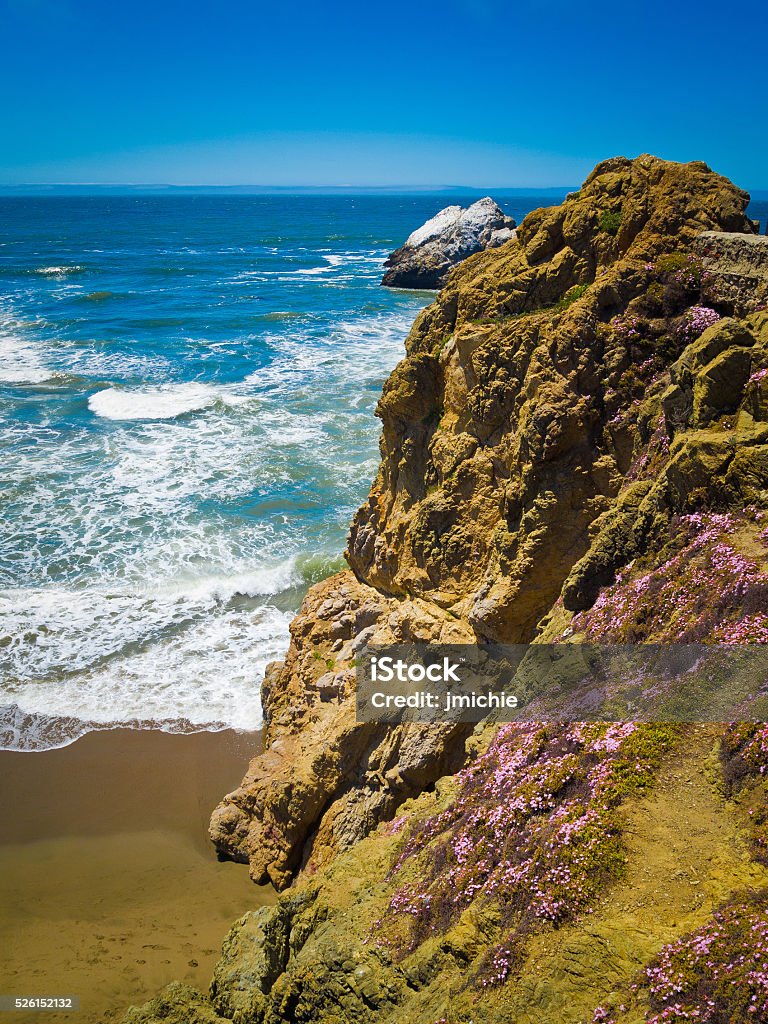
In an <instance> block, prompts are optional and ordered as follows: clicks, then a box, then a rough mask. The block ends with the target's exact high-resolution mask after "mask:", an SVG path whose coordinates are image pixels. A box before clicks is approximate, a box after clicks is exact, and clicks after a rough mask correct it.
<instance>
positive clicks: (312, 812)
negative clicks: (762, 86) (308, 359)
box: [130, 156, 768, 1024]
mask: <svg viewBox="0 0 768 1024" xmlns="http://www.w3.org/2000/svg"><path fill="white" fill-rule="evenodd" d="M747 202H748V197H747V195H746V194H745V193H743V192H741V191H740V190H739V189H737V188H736V187H735V186H733V185H732V184H731V183H730V182H728V181H727V180H725V179H723V178H721V177H719V176H718V175H716V174H714V173H713V172H712V171H711V170H709V168H707V167H706V166H705V165H704V164H698V163H694V164H687V165H678V164H671V163H666V162H664V161H661V160H657V159H655V158H653V157H648V156H644V157H640V158H638V159H636V160H633V161H629V160H624V159H614V160H610V161H607V162H606V163H604V164H601V165H599V166H598V167H597V168H596V169H595V171H594V172H593V173H592V174H591V175H590V177H589V178H588V179H587V181H586V182H585V184H584V185H583V186H582V188H581V189H580V190H579V191H578V192H577V193H575V194H573V195H571V196H569V197H568V199H567V200H566V201H565V202H564V203H563V204H562V205H561V206H559V207H554V208H551V209H545V210H538V211H535V212H534V213H532V214H530V215H529V216H528V217H527V218H526V219H525V221H524V222H523V224H522V225H521V226H520V228H519V229H518V231H517V236H516V238H515V239H514V240H512V241H509V242H507V243H506V244H505V245H504V246H502V247H501V248H499V249H496V250H488V251H485V252H482V253H479V254H477V255H475V256H472V257H470V258H469V259H467V260H466V261H464V262H463V263H462V264H460V265H459V266H458V267H457V268H456V269H455V270H454V271H452V273H451V274H450V275H449V277H448V280H447V282H446V284H445V287H444V288H443V290H442V291H441V292H440V294H439V295H438V297H437V299H436V301H435V303H433V305H432V306H430V307H429V308H428V309H427V310H425V311H424V312H423V313H422V314H421V315H420V316H419V318H418V319H417V321H416V323H415V324H414V327H413V330H412V331H411V334H410V336H409V338H408V341H407V346H406V347H407V354H406V357H405V359H404V360H403V361H402V362H401V363H400V364H399V365H398V367H397V368H396V369H395V371H394V372H393V374H392V375H391V377H390V379H389V380H388V382H387V384H386V385H385V387H384V391H383V394H382V398H381V401H380V403H379V407H378V415H379V416H380V417H381V420H382V423H383V434H382V441H381V456H382V458H381V466H380V469H379V472H378V475H377V478H376V480H375V482H374V485H373V488H372V490H371V494H370V496H369V498H368V500H367V501H366V503H365V504H364V506H363V507H362V508H361V509H360V511H359V512H358V513H357V515H356V516H355V519H354V522H353V524H352V528H351V532H350V538H349V551H348V560H349V564H350V570H349V571H347V572H344V573H341V574H338V575H337V576H334V577H332V578H331V579H329V580H326V581H324V582H323V583H321V584H319V585H318V586H316V587H314V588H313V589H312V590H311V591H310V592H309V594H308V595H307V598H306V600H305V602H304V605H303V607H302V610H301V612H300V613H299V615H298V616H297V618H296V619H295V620H294V623H293V625H292V628H291V636H292V640H291V646H290V649H289V652H288V655H287V658H286V660H285V662H283V663H279V664H276V665H273V666H271V668H270V670H269V673H268V677H267V680H266V683H265V688H264V705H265V712H266V718H267V732H266V749H265V753H264V754H263V755H262V756H261V757H259V758H257V759H256V760H255V761H254V762H253V763H252V764H251V766H250V768H249V770H248V773H247V775H246V777H245V779H244V780H243V784H242V786H241V787H240V788H239V789H238V790H236V791H235V792H234V793H232V794H230V795H229V796H227V797H226V798H225V800H224V801H223V803H222V804H221V805H220V807H219V808H218V809H217V811H216V812H215V814H214V817H213V820H212V823H211V836H212V838H213V840H214V842H215V843H216V846H217V848H218V849H219V851H220V852H221V853H222V854H224V855H226V856H230V857H233V858H235V859H238V860H242V861H248V862H249V864H250V868H251V873H252V876H253V877H254V879H255V880H257V881H263V880H266V879H270V880H272V881H273V882H274V884H275V885H277V886H278V887H279V888H284V887H286V886H287V885H288V884H289V883H290V882H291V880H292V879H294V878H295V877H296V874H297V872H298V873H300V874H299V880H298V884H297V885H296V886H295V887H294V888H292V889H291V890H290V891H289V892H288V893H286V894H285V896H284V897H282V898H281V900H280V902H279V903H278V906H277V908H275V909H272V910H267V911H263V912H258V913H256V914H251V915H246V917H245V918H244V919H243V920H242V921H241V922H239V923H238V924H237V925H236V926H235V928H234V929H233V932H232V933H231V935H230V937H229V939H228V940H227V943H226V944H225V949H224V957H223V960H222V962H221V964H220V966H219V968H218V969H217V973H216V977H215V979H214V982H213V986H212V990H211V998H212V1002H210V1001H208V1000H207V999H205V998H204V997H202V996H199V995H195V994H193V993H190V992H188V991H186V990H182V989H172V990H171V991H169V992H167V993H165V995H164V996H163V997H161V999H160V1001H159V1002H157V1003H155V1004H152V1005H150V1006H149V1007H148V1008H147V1009H145V1010H142V1011H136V1012H134V1013H133V1015H132V1016H131V1017H130V1020H131V1021H134V1022H138V1021H150V1020H156V1019H159V1018H161V1017H162V1018H163V1019H179V1020H200V1021H202V1020H206V1021H211V1020H217V1019H220V1018H224V1019H231V1020H234V1021H238V1022H240V1021H242V1022H244V1024H245V1022H259V1024H261V1022H270V1024H274V1022H278V1021H279V1022H283V1021H284V1022H288V1021H327V1022H329V1024H330V1022H331V1021H348V1020H351V1021H357V1020H360V1021H363V1020H366V1021H367V1020H381V1021H385V1020H386V1021H405V1020H408V1021H424V1022H425V1024H434V1022H435V1021H438V1020H443V1021H450V1022H453V1021H459V1020H468V1019H470V1016H471V1017H472V1019H474V1020H477V1021H480V1020H483V1021H489V1022H490V1021H495V1020H507V1019H514V1020H520V1021H522V1020H529V1019H530V1020H537V1021H551V1022H552V1024H554V1022H555V1021H557V1022H560V1021H566V1020H569V1021H570V1020H572V1021H574V1022H577V1021H581V1020H583V1021H589V1020H595V1021H598V1020H608V1019H613V1016H616V1019H621V1020H627V1021H629V1020H643V1019H646V1016H648V1015H650V1014H652V1013H653V1012H656V1009H658V1008H659V1006H660V1007H661V1009H658V1012H659V1013H661V1012H662V1010H664V1008H665V1007H667V1004H666V1003H665V1002H664V999H665V998H666V997H665V996H664V997H662V996H663V993H662V988H663V986H661V983H659V985H658V986H657V989H658V991H657V990H656V989H654V985H653V983H652V981H649V980H648V979H649V978H652V976H651V975H648V977H647V978H646V980H645V981H643V979H642V978H641V979H640V981H638V978H639V974H638V972H640V971H641V970H644V969H645V968H646V967H647V969H648V970H649V971H652V970H658V971H667V970H668V972H669V971H672V967H671V966H669V965H670V964H673V961H674V963H676V962H677V961H676V960H675V957H678V953H677V952H674V951H672V952H669V951H668V947H670V948H671V946H670V943H671V942H672V939H673V938H674V936H675V935H677V934H679V932H678V931H676V929H679V930H680V931H686V932H690V933H691V934H692V935H694V933H696V930H697V929H704V930H705V931H706V929H707V928H710V929H715V931H716V930H717V928H719V927H720V925H719V924H717V923H715V924H712V921H716V919H715V918H713V916H712V915H713V914H715V913H716V912H719V911H716V908H717V907H718V905H719V904H721V903H722V902H723V901H727V900H729V899H732V898H735V897H736V896H737V895H738V894H742V895H743V890H744V889H745V888H746V889H749V888H755V887H760V886H764V885H766V884H768V879H766V878H765V877H764V874H763V869H762V867H760V865H759V864H758V863H756V862H754V861H753V860H752V859H751V854H750V852H749V843H750V842H753V843H754V842H757V841H758V839H759V837H758V838H757V839H755V838H754V836H753V839H750V838H749V836H750V833H749V829H748V824H747V823H748V818H747V817H745V816H743V815H741V812H740V811H739V809H738V807H737V806H736V805H735V804H734V803H733V798H736V797H739V799H742V800H744V799H746V797H744V796H743V794H744V793H747V794H748V795H749V800H752V801H753V811H754V808H755V807H757V808H758V818H760V815H761V814H762V813H763V811H762V808H763V806H764V793H763V790H762V789H761V788H760V787H761V785H762V781H761V780H762V772H763V771H764V768H763V767H762V766H763V764H764V763H766V762H767V761H768V754H766V753H765V752H764V751H768V742H766V741H765V740H764V739H763V738H761V735H757V734H756V733H755V734H749V735H745V736H738V737H736V738H730V739H729V740H728V742H726V740H725V739H723V738H722V737H721V736H720V733H719V732H718V731H717V730H713V729H711V728H709V727H706V728H703V727H692V728H688V729H678V730H675V729H671V728H669V727H654V726H644V727H638V726H624V727H612V726H605V725H602V726H590V727H579V726H555V725H552V726H547V727H542V728H539V727H534V726H522V725H520V726H506V727H503V728H502V729H501V730H498V729H497V730H493V729H490V728H486V729H482V728H478V729H476V730H475V731H474V732H471V733H470V731H469V730H470V727H467V726H448V725H441V726H429V727H425V726H421V727H419V726H414V725H411V726H405V725H404V726H398V727H396V728H384V727H381V726H374V725H364V724H358V723H357V722H356V720H355V710H354V694H353V689H354V674H353V667H352V666H353V661H354V657H355V654H356V652H357V651H358V650H359V649H360V647H361V646H362V645H363V644H365V643H366V642H368V643H371V642H383V643H387V642H392V641H398V642H402V641H407V640H413V639H417V640H438V639H439V640H442V641H450V642H466V641H473V640H475V639H479V640H481V641H483V640H503V641H531V640H553V639H557V640H559V641H565V640H569V639H573V638H576V639H579V638H582V637H585V638H590V639H597V640H604V639H606V638H608V639H610V638H612V637H613V638H615V639H628V640H631V641H633V642H637V641H643V640H648V639H690V638H695V639H719V640H723V641H726V642H744V641H745V640H746V641H752V642H756V641H759V642H765V640H766V639H768V616H766V609H767V608H768V600H767V598H768V551H767V549H766V545H767V544H768V530H766V528H765V527H766V523H768V519H765V512H764V511H763V510H764V509H766V508H768V390H767V389H768V313H766V312H764V311H763V309H762V306H763V303H764V297H765V284H766V272H765V263H764V256H763V253H764V250H763V248H762V247H761V245H760V243H758V244H757V245H755V244H753V243H754V239H753V238H751V237H750V236H751V235H752V232H753V227H752V224H751V222H750V221H749V220H748V219H747V218H746V216H745V210H746V206H747ZM737 257H738V258H737ZM713 594H717V600H714V601H713V599H712V595H713ZM617 729H618V731H616V730H617ZM720 732H722V730H720ZM729 744H730V746H729ZM718 745H719V746H718ZM719 747H720V748H722V749H724V750H731V749H732V750H733V751H734V753H733V754H732V756H731V757H730V760H728V761H727V764H726V762H725V761H724V764H726V767H727V768H728V770H727V771H726V772H725V773H724V774H721V773H720V768H719V766H718V761H717V754H716V751H717V749H719ZM761 751H763V752H762V753H761ZM761 758H763V761H761ZM733 764H738V765H739V766H740V768H739V771H735V770H731V769H732V766H733ZM462 766H464V767H462ZM728 766H731V767H728ZM457 773H458V774H457ZM717 778H720V779H721V781H720V782H718V781H717ZM681 786H686V787H688V786H690V787H692V788H691V789H690V792H689V794H688V795H689V796H690V797H691V799H690V800H686V799H685V797H684V796H681V793H680V787H681ZM728 787H730V789H729V788H728ZM684 792H688V791H684ZM726 798H729V799H730V801H731V802H728V799H726ZM542 812H544V813H542ZM760 820H762V819H760ZM718 822H720V824H718ZM382 823H384V824H382ZM681 823H682V825H683V826H684V827H685V829H687V830H689V834H687V835H686V834H683V833H681ZM753 829H754V823H753ZM693 835H695V836H696V837H697V839H696V843H693V842H692V841H691V836H693ZM366 837H367V838H366ZM686 849H688V850H690V853H686V852H685V851H686ZM650 851H657V853H654V854H653V856H651V855H650ZM675 873H676V874H675ZM671 877H674V878H677V881H675V882H674V883H673V884H672V883H670V878H671ZM603 892H607V893H608V896H607V897H606V898H607V903H604V904H601V903H600V896H601V893H603ZM744 898H745V899H746V898H747V897H744ZM749 899H752V897H749ZM745 906H746V904H745ZM747 912H748V913H749V914H753V915H756V918H755V919H756V920H757V919H759V920H762V918H761V916H760V915H761V914H763V910H761V905H757V904H755V905H754V906H753V904H752V903H749V907H748V908H747V910H745V911H744V913H745V914H746V913H747ZM590 914H593V915H594V916H593V917H590V916H586V915H590ZM734 914H735V912H734ZM736 916H738V915H736ZM723 927H724V928H725V926H723ZM734 927H735V926H734ZM554 928H557V929H564V931H560V932H558V933H555V932H553V929H554ZM766 929H767V934H768V921H766ZM726 931H727V929H726ZM737 931H738V929H735V930H734V929H731V931H727V935H726V938H727V941H726V938H723V939H722V943H723V951H724V952H723V957H726V956H731V955H732V951H733V950H734V949H738V948H741V947H739V942H741V944H742V947H743V946H744V942H745V941H746V940H745V939H744V936H743V935H742V936H741V938H739V935H740V934H741V933H739V935H737V934H736V932H737ZM732 932H733V934H732ZM555 934H559V936H560V938H559V939H558V940H557V941H556V942H554V941H553V936H554V935H555ZM707 934H709V933H707ZM728 936H730V938H729V937H728ZM686 941H687V940H686ZM690 941H691V943H692V946H691V949H692V950H693V949H694V947H695V946H696V943H697V942H699V939H696V938H693V939H691V940H690ZM701 941H702V942H703V941H704V940H703V939H702V940H701ZM707 941H710V940H707ZM711 941H712V942H714V941H715V939H714V938H712V939H711ZM718 941H720V940H718ZM729 943H730V945H729ZM699 945H700V942H699ZM696 948H698V947H696ZM687 949H688V947H685V949H684V950H683V952H682V953H680V954H679V955H680V956H683V954H685V955H688V954H687V953H686V950H687ZM733 956H736V953H733ZM654 958H660V959H659V960H658V964H657V965H656V966H653V964H655V963H656V961H655V959H654ZM664 958H666V959H664ZM691 958H693V960H691ZM689 960H690V961H691V963H693V961H694V960H695V956H694V953H693V952H691V953H690V957H689ZM696 963H698V961H696ZM665 965H666V966H665ZM689 966H690V964H689ZM694 968H695V969H694ZM698 969H699V968H698V967H696V965H695V964H694V966H691V967H690V970H691V972H692V973H691V978H692V979H693V980H691V986H692V988H691V992H694V990H695V992H699V994H700V998H701V999H704V998H705V996H704V995H701V993H702V992H704V990H705V989H706V986H704V987H702V985H701V984H699V982H698V981H696V978H699V975H697V974H696V970H698ZM664 976H665V977H666V974H665V975H664ZM644 977H645V976H644ZM699 980H700V978H699ZM694 982H696V984H694ZM744 984H747V983H746V982H745V983H744ZM632 985H635V986H636V987H635V988H634V989H633V988H632ZM649 985H650V988H649ZM696 985H698V988H696ZM643 986H645V987H643ZM670 991H672V989H670ZM729 991H730V990H729ZM739 991H740V992H741V991H742V989H739ZM695 992H694V995H692V996H691V998H692V999H694V1001H695V998H699V996H695ZM478 993H483V998H482V1000H481V1001H480V1002H478ZM660 993H662V994H660ZM710 995H711V994H708V995H706V998H707V999H709V998H710ZM712 998H714V996H712ZM717 998H720V997H719V996H718V997H717ZM604 1003H605V1005H603V1004H604ZM621 1007H623V1009H621ZM654 1008H656V1009H654ZM686 1012H687V1011H686ZM718 1012H720V1011H719V1010H718ZM729 1012H730V1011H729ZM767 1012H768V1011H767ZM593 1014H594V1016H593ZM648 1019H650V1017H648ZM659 1019H664V1020H674V1019H677V1018H675V1017H674V1016H669V1015H668V1016H666V1017H664V1018H659ZM680 1019H683V1018H682V1017H681V1018H680ZM701 1019H713V1020H714V1019H716V1018H705V1017H702V1018H701ZM718 1019H719V1018H718ZM722 1019H726V1018H722ZM733 1019H737V1018H736V1017H734V1018H733ZM739 1019H741V1018H739ZM744 1019H747V1018H746V1017H745V1018H744ZM749 1019H756V1018H751V1017H750V1018H749Z"/></svg>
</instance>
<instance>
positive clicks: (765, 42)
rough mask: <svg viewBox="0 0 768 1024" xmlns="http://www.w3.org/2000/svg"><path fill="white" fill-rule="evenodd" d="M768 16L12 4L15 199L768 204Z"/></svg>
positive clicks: (401, 5) (360, 2) (1, 179)
mask: <svg viewBox="0 0 768 1024" xmlns="http://www.w3.org/2000/svg"><path fill="white" fill-rule="evenodd" d="M767 8H768V5H766V2H765V0H742V2H741V3H739V4H735V3H724V2H723V3H713V2H711V0H636V2H635V3H632V2H631V0H629V2H628V0H611V2H606V0H582V2H580V3H578V4H577V3H574V2H572V0H570V2H562V0H550V2H544V0H440V2H433V0H389V2H378V3H372V2H370V0H354V2H352V0H326V2H325V3H323V2H321V0H296V2H290V0H283V2H282V3H279V2H271V0H270V2H263V0H248V2H242V0H220V2H219V3H218V4H214V3H213V2H211V0H209V2H207V3H202V2H199V0H183V2H182V0H152V2H149V0H130V2H124V0H98V2H96V0H0V25H1V26H2V28H1V29H0V86H1V91H0V96H2V102H1V103H0V183H4V184H14V183H20V182H51V181H55V182H64V181H67V182H108V183H116V182H139V183H141V182H144V183H149V182H171V183H207V184H282V185H296V184H352V185H375V184H379V185H393V184H412V185H416V184H432V185H437V184H460V185H471V186H479V187H493V186H497V187H501V186H509V187H516V186H519V187H526V186H535V185H540V186H554V185H563V184H565V185H570V184H574V183H578V182H579V181H580V180H581V179H582V178H583V177H584V176H585V174H586V173H587V172H588V171H589V170H590V169H591V167H592V166H593V165H594V164H595V163H596V162H597V161H598V160H600V159H603V158H605V157H607V156H611V155H615V154H624V155H627V156H634V155H636V154H637V153H640V152H644V151H647V152H652V153H656V154H657V155H659V156H663V157H667V158H669V159H675V160H691V159H703V160H706V161H707V162H708V163H709V164H711V165H712V166H713V167H714V168H715V169H716V170H718V171H721V172H722V173H725V174H728V175H729V176H731V177H733V178H734V179H735V180H736V181H737V182H738V183H739V184H741V185H743V186H745V187H751V188H768V132H767V131H766V115H767V113H768V70H767V69H768V9H767Z"/></svg>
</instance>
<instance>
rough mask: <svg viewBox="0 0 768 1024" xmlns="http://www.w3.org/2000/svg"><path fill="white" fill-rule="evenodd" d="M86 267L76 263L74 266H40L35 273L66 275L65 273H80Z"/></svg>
mask: <svg viewBox="0 0 768 1024" xmlns="http://www.w3.org/2000/svg"><path fill="white" fill-rule="evenodd" d="M84 269H85V268H84V267H81V266H79V265H78V264H74V265H73V266H63V265H62V266H55V267H38V268H37V270H36V271H35V273H36V274H42V275H43V276H44V277H64V275H65V274H79V273H81V272H82V271H83V270H84Z"/></svg>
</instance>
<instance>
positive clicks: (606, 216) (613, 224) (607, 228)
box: [598, 210, 621, 235]
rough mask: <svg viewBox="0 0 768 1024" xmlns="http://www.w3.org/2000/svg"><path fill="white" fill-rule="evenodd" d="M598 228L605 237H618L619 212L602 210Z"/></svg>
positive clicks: (619, 225)
mask: <svg viewBox="0 0 768 1024" xmlns="http://www.w3.org/2000/svg"><path fill="white" fill-rule="evenodd" d="M598 227H599V228H600V230H601V231H602V232H603V234H606V235H618V233H619V228H620V227H621V210H603V212H602V213H601V214H600V220H599V221H598Z"/></svg>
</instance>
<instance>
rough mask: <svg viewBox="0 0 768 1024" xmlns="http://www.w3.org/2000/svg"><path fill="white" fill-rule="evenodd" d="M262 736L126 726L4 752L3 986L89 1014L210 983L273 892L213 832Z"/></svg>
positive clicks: (0, 806) (0, 863)
mask: <svg viewBox="0 0 768 1024" xmlns="http://www.w3.org/2000/svg"><path fill="white" fill-rule="evenodd" d="M261 745H262V736H261V733H237V732H234V731H233V730H225V731H222V732H202V733H187V734H176V733H164V732H160V731H154V730H152V731H142V730H131V729H115V730H108V731H100V732H92V733H87V734H86V735H85V736H82V737H81V738H80V739H78V740H76V741H75V742H74V743H71V744H69V745H67V746H65V747H58V748H55V749H51V750H45V751H37V752H19V751H0V772H1V773H2V778H3V786H2V788H1V789H0V904H2V907H3V913H2V916H1V917H0V945H2V947H3V949H4V951H5V953H4V957H3V963H2V966H1V967H0V991H2V993H3V994H5V995H14V996H16V995H51V994H54V995H55V994H57V993H58V994H66V995H76V996H79V997H80V1003H81V1009H80V1011H79V1012H77V1014H76V1019H77V1020H78V1021H79V1022H81V1024H90V1022H95V1021H103V1020H111V1019H118V1018H119V1017H121V1016H122V1014H123V1013H124V1012H125V1010H126V1009H127V1008H128V1006H130V1005H134V1004H137V1003H140V1002H142V1001H143V1000H144V999H146V998H148V997H149V996H150V995H152V994H153V993H154V992H155V991H156V990H157V988H158V987H162V986H163V985H164V984H167V983H168V982H169V981H171V980H174V979H178V978H182V979H183V980H184V981H186V982H188V983H189V984H192V985H196V986H198V987H203V988H205V987H207V985H208V982H209V981H210V977H211V973H212V969H213V965H214V963H215V962H216V960H217V959H218V956H219V947H220V944H221V941H222V939H223V937H224V936H225V935H226V934H227V931H228V929H229V927H230V926H231V924H232V922H233V921H234V920H235V919H236V918H238V917H239V916H241V915H242V914H243V913H245V912H246V911H247V910H251V909H254V908H256V907H258V906H263V905H265V904H270V903H272V902H273V900H274V895H275V894H274V891H273V890H272V889H271V887H269V886H256V885H254V884H253V883H252V882H251V881H250V879H249V877H248V872H247V868H246V867H245V866H243V865H240V864H234V863H231V862H224V861H219V860H218V858H217V856H216V852H215V850H214V848H213V845H212V844H211V842H210V840H209V839H208V835H207V827H208V818H209V816H210V813H211V811H212V810H213V808H214V806H215V805H216V803H217V802H218V801H219V800H220V799H221V795H222V793H224V792H226V791H229V790H231V789H233V788H235V787H236V785H237V784H238V783H239V781H240V778H241V777H242V775H243V772H244V771H245V767H246V765H247V762H248V759H249V758H250V757H253V756H254V754H256V753H257V752H258V751H259V750H260V749H261ZM39 1019H40V1015H39V1012H34V1011H33V1012H13V1013H12V1014H11V1015H10V1016H9V1021H13V1022H17V1024H21V1022H27V1021H30V1022H31V1021H33V1020H39ZM46 1019H50V1020H52V1021H56V1020H60V1021H64V1020H70V1021H71V1020H72V1019H73V1017H72V1014H66V1013H46Z"/></svg>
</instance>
